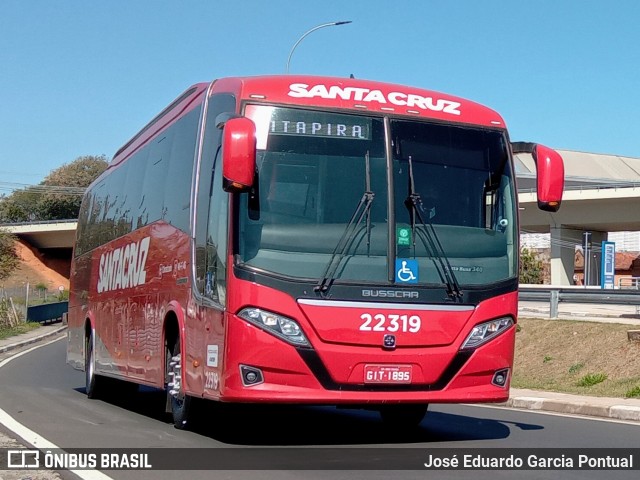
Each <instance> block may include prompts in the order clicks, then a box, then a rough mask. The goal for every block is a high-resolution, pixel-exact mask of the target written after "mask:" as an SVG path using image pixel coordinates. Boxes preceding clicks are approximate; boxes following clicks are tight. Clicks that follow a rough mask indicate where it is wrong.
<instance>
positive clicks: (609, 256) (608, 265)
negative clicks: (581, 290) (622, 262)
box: [600, 242, 616, 288]
mask: <svg viewBox="0 0 640 480" xmlns="http://www.w3.org/2000/svg"><path fill="white" fill-rule="evenodd" d="M600 271H601V272H602V273H601V274H600V288H614V285H615V278H616V244H615V242H602V266H601V268H600Z"/></svg>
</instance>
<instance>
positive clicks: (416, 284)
mask: <svg viewBox="0 0 640 480" xmlns="http://www.w3.org/2000/svg"><path fill="white" fill-rule="evenodd" d="M514 151H528V152H530V153H531V154H532V155H533V157H534V159H535V160H536V162H537V166H538V179H537V182H538V204H539V207H540V208H542V209H545V210H549V211H555V210H557V209H558V208H559V206H560V202H561V198H562V190H563V184H564V171H563V163H562V159H561V157H560V156H559V155H558V154H557V153H556V152H555V151H553V150H551V149H549V148H546V147H544V146H541V145H535V144H511V143H510V141H509V137H508V134H507V130H506V127H505V123H504V121H503V119H502V118H501V117H500V116H499V115H498V114H497V113H496V112H494V111H492V110H490V109H488V108H485V107H483V106H481V105H479V104H477V103H473V102H470V101H467V100H464V99H461V98H456V97H453V96H449V95H446V94H441V93H436V92H432V91H427V90H421V89H417V88H412V87H407V86H401V85H391V84H385V83H377V82H371V81H363V80H358V79H342V78H326V77H307V76H304V77H303V76H265V77H249V78H225V79H220V80H216V81H214V82H212V83H210V84H206V83H203V84H197V85H194V86H192V87H191V88H189V89H188V90H187V91H186V92H185V93H183V94H182V95H181V96H180V97H178V98H177V99H176V100H175V101H174V102H173V103H171V104H170V105H169V106H168V107H167V108H166V109H165V110H163V111H162V112H161V113H160V114H159V115H158V116H156V117H155V118H154V119H153V120H152V121H151V122H149V124H147V125H146V126H145V127H144V128H143V129H142V130H140V132H139V133H137V134H136V135H135V136H134V137H133V138H132V139H131V140H130V141H129V142H128V143H127V144H125V145H124V146H123V147H122V148H121V149H120V150H119V151H118V152H117V153H116V154H115V156H114V158H113V160H112V162H111V163H110V166H109V168H108V169H107V170H106V171H105V173H104V174H103V175H102V176H100V177H99V178H98V179H97V180H96V181H95V182H94V183H93V184H92V185H91V186H90V187H89V188H88V190H87V192H86V195H85V197H84V199H83V203H82V207H81V211H80V215H79V220H78V229H77V240H76V244H75V249H74V258H73V265H72V272H71V289H70V290H71V295H70V301H69V333H68V335H69V337H68V349H67V361H68V363H70V364H71V365H72V366H74V367H76V368H78V369H80V370H84V371H85V372H86V375H85V376H86V392H87V395H88V396H89V397H95V396H98V395H100V392H101V391H103V390H104V389H105V388H108V387H107V385H108V384H107V385H105V383H106V382H107V381H108V380H109V379H110V378H109V377H111V378H116V379H120V380H125V381H129V382H132V383H136V384H143V385H147V386H152V387H157V388H160V389H163V388H164V389H165V390H166V392H167V406H168V408H169V410H170V412H171V413H172V414H173V419H174V423H175V425H176V426H177V427H178V428H185V427H187V426H188V425H189V422H190V421H191V417H192V416H193V415H192V413H193V408H192V406H193V405H192V404H193V399H195V398H204V399H210V400H215V401H220V402H244V403H250V402H272V403H296V404H316V405H318V404H320V405H341V406H347V407H354V408H369V409H375V410H379V411H380V413H381V415H382V418H383V419H385V420H388V421H392V422H397V423H400V422H404V423H405V424H411V423H417V422H420V421H421V420H422V418H423V417H424V415H425V413H426V410H427V406H428V404H430V403H445V402H447V403H448V402H465V403H470V402H501V401H505V400H506V399H507V398H508V396H509V384H510V377H511V369H512V365H513V355H514V338H515V324H516V321H517V320H516V316H517V303H518V293H517V290H518V252H519V248H518V221H517V212H518V202H517V193H516V188H515V171H514V162H513V154H514Z"/></svg>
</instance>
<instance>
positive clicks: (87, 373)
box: [84, 333, 107, 398]
mask: <svg viewBox="0 0 640 480" xmlns="http://www.w3.org/2000/svg"><path fill="white" fill-rule="evenodd" d="M93 343H94V342H93V333H91V334H89V336H88V337H87V338H86V342H85V348H84V351H85V355H84V378H85V381H84V388H85V391H86V393H87V398H100V397H102V396H104V394H105V383H106V380H107V379H106V378H104V377H101V376H100V375H96V359H95V351H94V348H93Z"/></svg>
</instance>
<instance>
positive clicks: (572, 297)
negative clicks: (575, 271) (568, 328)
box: [518, 285, 640, 318]
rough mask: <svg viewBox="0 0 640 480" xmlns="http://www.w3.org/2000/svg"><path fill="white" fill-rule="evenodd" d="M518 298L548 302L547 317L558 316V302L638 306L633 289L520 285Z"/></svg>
mask: <svg viewBox="0 0 640 480" xmlns="http://www.w3.org/2000/svg"><path fill="white" fill-rule="evenodd" d="M518 292H519V295H518V297H519V299H520V300H523V301H528V302H549V318H558V304H559V303H560V302H567V303H599V304H606V305H635V307H636V311H637V310H638V309H639V308H640V291H635V290H633V289H628V290H626V289H616V290H612V289H601V288H584V287H553V286H548V285H545V286H542V285H541V286H540V287H537V286H536V287H532V286H521V287H520V288H519V290H518Z"/></svg>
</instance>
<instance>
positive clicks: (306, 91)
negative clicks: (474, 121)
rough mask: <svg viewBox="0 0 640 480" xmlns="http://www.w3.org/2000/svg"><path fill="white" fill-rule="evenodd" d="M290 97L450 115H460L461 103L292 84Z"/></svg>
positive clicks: (335, 86) (410, 94) (363, 90)
mask: <svg viewBox="0 0 640 480" xmlns="http://www.w3.org/2000/svg"><path fill="white" fill-rule="evenodd" d="M289 96H290V97H294V98H314V97H320V98H325V99H328V100H337V99H338V98H339V99H341V100H355V101H357V102H376V103H379V104H386V105H388V104H391V105H396V106H398V107H409V108H419V109H421V110H431V111H433V112H443V113H448V114H450V115H460V106H461V104H460V102H454V101H452V100H447V99H444V98H434V97H424V96H422V95H418V94H416V93H403V92H390V93H388V94H385V93H383V92H382V91H381V90H371V89H368V88H362V87H341V86H338V85H322V84H320V85H313V86H310V85H307V84H306V83H292V84H291V85H289Z"/></svg>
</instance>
